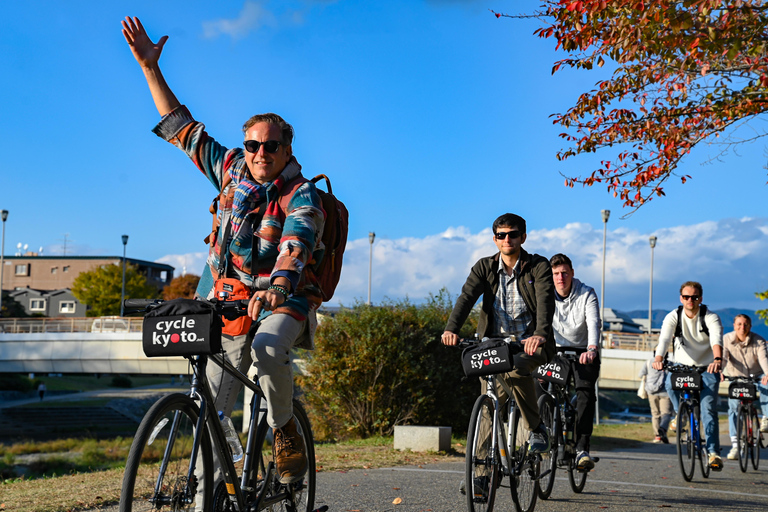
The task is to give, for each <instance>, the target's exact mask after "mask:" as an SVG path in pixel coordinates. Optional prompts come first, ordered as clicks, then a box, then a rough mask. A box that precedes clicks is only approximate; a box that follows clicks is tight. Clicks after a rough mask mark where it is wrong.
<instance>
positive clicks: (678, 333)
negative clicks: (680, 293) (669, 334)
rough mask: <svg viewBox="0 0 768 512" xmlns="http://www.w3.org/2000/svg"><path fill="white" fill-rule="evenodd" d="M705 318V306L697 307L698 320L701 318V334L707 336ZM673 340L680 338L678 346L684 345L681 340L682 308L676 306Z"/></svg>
mask: <svg viewBox="0 0 768 512" xmlns="http://www.w3.org/2000/svg"><path fill="white" fill-rule="evenodd" d="M706 316H707V306H706V305H704V304H702V305H701V306H699V318H701V332H703V333H704V334H706V335H707V336H709V327H707V322H706V320H705V317H706ZM673 338H680V345H685V341H684V340H683V306H677V325H676V326H675V334H674V335H673Z"/></svg>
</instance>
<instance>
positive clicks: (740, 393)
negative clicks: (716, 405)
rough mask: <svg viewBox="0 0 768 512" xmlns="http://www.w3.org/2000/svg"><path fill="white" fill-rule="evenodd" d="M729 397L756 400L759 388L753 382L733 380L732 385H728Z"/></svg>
mask: <svg viewBox="0 0 768 512" xmlns="http://www.w3.org/2000/svg"><path fill="white" fill-rule="evenodd" d="M728 398H733V399H736V400H755V399H756V398H757V389H756V388H755V385H754V384H752V383H751V382H739V381H735V382H731V385H730V386H728Z"/></svg>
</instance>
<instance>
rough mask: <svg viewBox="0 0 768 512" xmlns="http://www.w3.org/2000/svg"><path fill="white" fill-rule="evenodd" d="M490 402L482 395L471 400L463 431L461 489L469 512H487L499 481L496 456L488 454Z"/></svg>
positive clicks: (491, 411)
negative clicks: (466, 426)
mask: <svg viewBox="0 0 768 512" xmlns="http://www.w3.org/2000/svg"><path fill="white" fill-rule="evenodd" d="M494 409H495V408H494V405H493V400H491V398H490V397H489V396H487V395H482V396H479V397H478V398H477V400H476V401H475V406H474V407H473V408H472V416H470V420H469V430H468V432H467V453H466V456H465V464H466V470H465V472H464V489H465V492H466V494H467V510H469V512H491V511H492V510H493V503H494V501H495V498H496V487H498V483H499V478H501V476H500V475H499V464H500V462H501V461H500V459H499V454H498V450H497V451H496V453H491V450H492V444H493V443H492V441H493V415H494Z"/></svg>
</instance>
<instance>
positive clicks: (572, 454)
mask: <svg viewBox="0 0 768 512" xmlns="http://www.w3.org/2000/svg"><path fill="white" fill-rule="evenodd" d="M581 352H584V351H583V350H580V351H578V350H561V351H558V352H557V355H556V356H555V359H554V360H553V361H552V362H550V363H548V364H546V365H542V366H539V367H538V368H537V369H536V375H535V376H536V377H537V378H539V379H542V380H544V381H545V382H547V383H548V386H547V389H545V390H544V391H545V393H544V394H542V395H541V396H540V397H539V413H540V415H541V420H542V421H543V422H544V424H545V425H546V426H547V430H548V431H549V438H550V440H551V448H550V451H549V452H548V453H546V454H542V470H543V471H542V473H541V477H540V480H539V498H541V499H543V500H546V499H547V498H549V497H550V496H551V494H552V489H553V488H554V486H555V472H556V470H557V469H558V468H561V469H564V470H566V471H568V481H569V482H570V484H571V490H572V491H573V492H575V493H577V494H578V493H580V492H582V491H583V490H584V486H585V485H586V483H587V475H588V474H589V471H590V470H588V469H587V470H580V469H578V465H577V461H576V455H577V453H576V438H577V435H576V380H575V377H574V372H575V369H574V364H575V363H576V362H577V361H578V360H579V354H580V353H581ZM592 460H594V461H595V462H598V461H599V460H600V458H599V457H593V458H592Z"/></svg>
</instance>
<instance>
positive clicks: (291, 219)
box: [152, 106, 325, 338]
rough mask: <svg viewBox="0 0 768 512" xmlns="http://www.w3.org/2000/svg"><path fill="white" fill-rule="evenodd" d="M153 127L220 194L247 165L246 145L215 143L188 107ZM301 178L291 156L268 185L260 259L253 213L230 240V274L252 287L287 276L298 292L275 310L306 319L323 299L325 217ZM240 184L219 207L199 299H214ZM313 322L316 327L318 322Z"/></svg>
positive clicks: (314, 194)
mask: <svg viewBox="0 0 768 512" xmlns="http://www.w3.org/2000/svg"><path fill="white" fill-rule="evenodd" d="M152 131H153V132H154V133H155V134H157V135H158V136H159V137H161V138H163V139H164V140H166V141H168V142H170V143H172V144H174V145H175V146H176V147H178V148H179V149H181V150H182V151H184V152H185V153H186V154H187V156H188V157H189V158H190V159H192V162H194V164H195V165H196V166H197V168H198V169H200V171H202V173H203V174H204V175H205V176H206V177H207V178H208V180H209V181H210V182H211V183H212V184H213V186H214V187H215V188H216V190H217V191H219V192H221V183H222V177H223V176H224V175H225V173H230V171H233V170H242V169H246V163H245V158H244V155H243V149H242V148H234V149H227V148H225V147H224V146H222V145H221V144H219V143H218V142H216V140H214V139H213V138H212V137H211V136H209V135H208V133H207V132H206V131H205V126H204V125H203V124H202V123H200V122H197V121H195V120H194V118H193V117H192V114H190V112H189V110H188V109H187V108H186V107H185V106H180V107H178V108H176V109H175V110H174V111H173V112H171V113H169V114H167V115H166V116H164V117H163V118H162V119H161V120H160V123H158V125H157V126H156V127H155V128H154V129H153V130H152ZM235 174H237V173H235ZM294 180H300V181H294ZM301 181H304V180H303V177H302V175H301V166H300V165H299V164H298V162H297V161H296V160H295V158H292V159H291V161H290V162H289V163H288V165H287V166H286V168H285V169H284V170H283V172H282V173H281V174H280V176H278V177H277V178H276V179H275V180H274V181H273V182H272V183H269V184H267V186H266V187H267V203H268V204H267V207H266V212H265V213H264V216H263V217H262V219H261V221H260V222H259V224H258V227H257V229H256V236H255V240H256V243H257V245H258V249H257V251H256V255H255V258H254V251H253V250H252V246H253V241H254V236H253V235H254V233H253V229H252V227H251V225H252V223H253V222H254V220H257V215H256V214H255V212H249V213H248V214H247V215H246V216H245V219H244V220H243V222H242V224H241V226H240V229H239V230H238V231H237V233H235V234H234V236H233V239H232V243H231V244H230V247H229V256H230V262H231V265H229V267H228V269H227V275H228V276H229V277H237V278H238V279H240V280H241V281H242V282H243V283H245V284H246V285H248V286H250V287H251V288H253V289H266V288H267V287H268V286H269V284H270V282H271V280H272V279H274V277H276V276H277V275H281V276H285V277H288V278H289V279H290V280H291V283H292V285H293V290H294V292H293V294H292V296H291V297H290V298H289V299H288V300H287V301H286V302H284V303H283V304H282V305H281V306H280V307H279V308H277V309H275V311H274V312H275V313H285V314H289V315H291V316H293V317H294V318H296V319H297V320H301V321H303V320H305V319H306V318H307V316H308V315H309V314H310V313H312V315H311V316H312V317H313V318H312V319H314V311H315V310H316V309H317V308H318V307H319V306H320V304H321V302H322V298H321V294H320V289H319V287H318V285H317V279H316V277H315V274H314V272H313V270H312V264H314V263H315V262H316V261H320V259H321V258H322V253H323V249H324V248H323V247H322V242H321V241H320V235H321V234H322V230H323V222H324V217H325V216H324V212H323V209H322V205H321V201H320V196H319V195H318V193H317V189H316V188H315V185H314V184H313V183H311V182H308V181H306V182H304V183H301V184H300V185H299V183H300V182H301ZM236 185H237V183H235V181H234V180H233V181H232V182H230V184H229V185H228V186H227V187H228V191H229V192H230V193H229V194H228V195H227V199H226V200H224V201H222V204H220V205H219V215H220V221H221V228H220V229H219V232H218V236H217V240H216V242H215V244H214V245H213V246H211V248H210V251H209V254H208V261H207V265H206V268H205V269H204V271H203V275H202V276H201V279H200V284H199V285H198V287H197V295H199V296H200V297H205V298H211V297H212V292H213V287H214V281H215V279H216V278H217V276H218V268H219V254H220V251H221V246H222V244H223V243H224V241H223V238H224V233H225V231H226V229H225V226H227V224H228V223H229V219H230V217H231V214H232V197H233V192H234V188H235V187H236ZM297 185H298V188H297ZM230 188H231V190H230ZM290 189H295V192H294V193H293V195H292V196H291V197H290V198H288V197H284V194H282V193H281V192H286V193H287V192H288V191H289V190H290ZM310 323H311V324H312V327H314V323H315V322H310ZM313 335H314V329H311V335H310V338H313Z"/></svg>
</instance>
